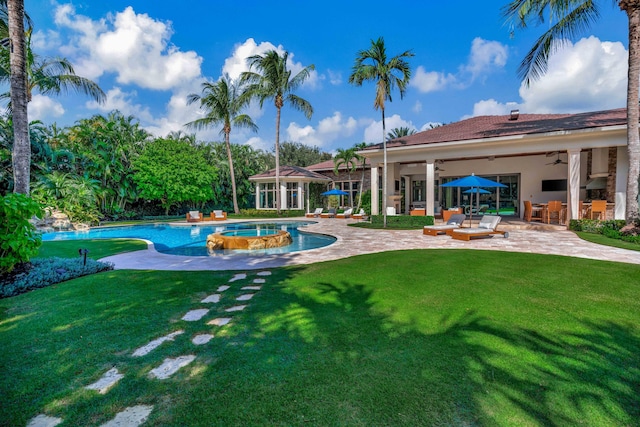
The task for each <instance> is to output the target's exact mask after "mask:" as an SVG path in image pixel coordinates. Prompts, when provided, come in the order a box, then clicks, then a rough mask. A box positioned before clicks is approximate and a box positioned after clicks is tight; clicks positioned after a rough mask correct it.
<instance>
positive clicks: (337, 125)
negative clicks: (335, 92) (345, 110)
mask: <svg viewBox="0 0 640 427" xmlns="http://www.w3.org/2000/svg"><path fill="white" fill-rule="evenodd" d="M357 128H358V122H357V121H356V119H354V118H353V117H348V118H346V119H345V118H343V117H342V114H341V113H340V112H339V111H336V112H335V113H333V115H332V116H330V117H325V118H324V119H322V120H320V122H318V126H317V128H314V127H312V126H309V125H307V126H299V125H298V124H297V123H295V122H291V123H290V124H289V126H288V127H287V137H288V139H289V140H291V141H293V142H300V143H302V144H305V145H309V146H317V147H325V148H326V147H328V146H329V145H330V144H331V143H332V142H333V141H335V140H337V139H339V138H344V137H348V136H351V135H353V133H354V132H355V131H356V129H357Z"/></svg>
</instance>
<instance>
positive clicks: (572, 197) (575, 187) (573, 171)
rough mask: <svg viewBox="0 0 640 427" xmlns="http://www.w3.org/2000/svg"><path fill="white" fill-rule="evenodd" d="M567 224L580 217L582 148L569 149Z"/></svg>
mask: <svg viewBox="0 0 640 427" xmlns="http://www.w3.org/2000/svg"><path fill="white" fill-rule="evenodd" d="M567 157H568V162H567V175H568V176H569V182H568V184H569V185H568V186H567V225H568V224H569V220H570V219H578V214H579V212H578V208H579V207H580V203H579V202H580V150H579V149H571V150H567Z"/></svg>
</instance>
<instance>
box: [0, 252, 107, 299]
mask: <svg viewBox="0 0 640 427" xmlns="http://www.w3.org/2000/svg"><path fill="white" fill-rule="evenodd" d="M24 267H25V268H24V270H23V271H21V272H19V273H17V274H13V275H5V276H2V277H0V298H7V297H11V296H15V295H19V294H22V293H24V292H28V291H30V290H32V289H38V288H44V287H46V286H50V285H54V284H56V283H60V282H64V281H66V280H71V279H75V278H76V277H81V276H86V275H87V274H93V273H98V272H101V271H107V270H113V264H111V263H105V262H100V261H96V260H94V259H91V258H87V265H84V260H83V259H82V258H57V257H52V258H34V259H32V260H31V262H30V263H25V264H24Z"/></svg>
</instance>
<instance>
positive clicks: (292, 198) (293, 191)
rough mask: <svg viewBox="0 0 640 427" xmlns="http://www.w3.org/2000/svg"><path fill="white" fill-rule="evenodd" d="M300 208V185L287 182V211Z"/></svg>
mask: <svg viewBox="0 0 640 427" xmlns="http://www.w3.org/2000/svg"><path fill="white" fill-rule="evenodd" d="M297 208H298V183H297V182H287V209H297Z"/></svg>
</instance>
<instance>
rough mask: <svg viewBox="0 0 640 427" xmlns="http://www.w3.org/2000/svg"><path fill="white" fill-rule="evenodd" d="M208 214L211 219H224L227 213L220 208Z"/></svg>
mask: <svg viewBox="0 0 640 427" xmlns="http://www.w3.org/2000/svg"><path fill="white" fill-rule="evenodd" d="M209 216H210V217H211V221H224V220H225V219H227V213H226V212H224V211H221V210H215V211H211V214H210V215H209Z"/></svg>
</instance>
